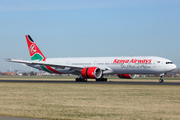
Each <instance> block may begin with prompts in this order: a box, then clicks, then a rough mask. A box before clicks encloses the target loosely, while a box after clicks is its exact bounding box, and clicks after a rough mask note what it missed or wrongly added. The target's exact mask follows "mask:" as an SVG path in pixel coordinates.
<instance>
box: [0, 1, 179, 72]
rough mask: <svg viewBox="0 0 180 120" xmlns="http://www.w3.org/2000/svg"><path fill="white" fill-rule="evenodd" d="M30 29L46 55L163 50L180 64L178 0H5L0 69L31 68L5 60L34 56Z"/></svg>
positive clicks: (0, 16)
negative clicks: (27, 37) (28, 45)
mask: <svg viewBox="0 0 180 120" xmlns="http://www.w3.org/2000/svg"><path fill="white" fill-rule="evenodd" d="M27 34H28V35H31V37H32V38H33V40H34V41H35V43H36V44H37V45H38V47H39V48H40V50H41V51H42V53H43V54H44V55H45V57H47V58H52V57H55V58H56V57H110V56H131V55H134V56H159V57H164V58H167V59H170V60H172V61H173V62H174V63H175V64H176V65H177V67H178V68H180V54H179V51H180V1H179V0H0V42H1V43H0V57H1V58H0V71H3V72H4V71H7V70H9V69H10V68H11V70H26V69H27V68H26V67H25V66H23V65H21V64H17V63H9V62H6V61H5V60H4V58H13V59H23V60H30V56H29V51H28V48H27V43H26V40H25V35H27ZM28 69H30V68H28Z"/></svg>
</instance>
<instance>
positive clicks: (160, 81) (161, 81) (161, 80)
mask: <svg viewBox="0 0 180 120" xmlns="http://www.w3.org/2000/svg"><path fill="white" fill-rule="evenodd" d="M163 76H164V73H162V74H160V79H159V83H163V82H164V80H163Z"/></svg>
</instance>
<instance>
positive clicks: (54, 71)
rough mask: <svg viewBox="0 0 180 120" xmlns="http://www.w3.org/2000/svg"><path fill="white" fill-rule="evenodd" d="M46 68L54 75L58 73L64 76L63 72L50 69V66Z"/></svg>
mask: <svg viewBox="0 0 180 120" xmlns="http://www.w3.org/2000/svg"><path fill="white" fill-rule="evenodd" d="M45 67H46V68H47V69H48V70H50V71H51V72H53V73H56V74H63V73H61V72H59V71H57V70H55V69H53V68H52V67H50V66H45Z"/></svg>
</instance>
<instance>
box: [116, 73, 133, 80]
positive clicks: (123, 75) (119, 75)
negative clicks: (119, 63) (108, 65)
mask: <svg viewBox="0 0 180 120" xmlns="http://www.w3.org/2000/svg"><path fill="white" fill-rule="evenodd" d="M117 76H118V77H119V78H124V79H133V78H135V77H136V74H117Z"/></svg>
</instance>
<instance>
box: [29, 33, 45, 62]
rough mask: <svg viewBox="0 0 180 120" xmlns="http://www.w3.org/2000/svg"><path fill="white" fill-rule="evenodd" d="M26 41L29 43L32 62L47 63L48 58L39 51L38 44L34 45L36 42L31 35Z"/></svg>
mask: <svg viewBox="0 0 180 120" xmlns="http://www.w3.org/2000/svg"><path fill="white" fill-rule="evenodd" d="M26 41H27V45H28V49H29V54H30V57H31V60H39V61H45V60H46V58H45V57H44V55H43V54H42V52H41V51H40V50H39V48H38V47H37V45H36V43H34V41H33V39H32V38H31V36H30V35H26Z"/></svg>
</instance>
